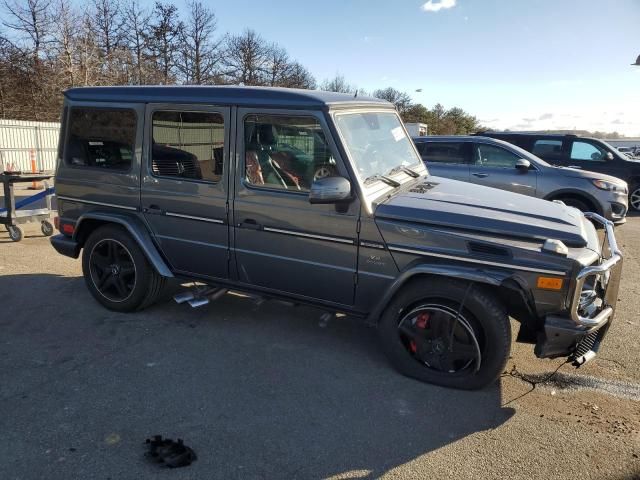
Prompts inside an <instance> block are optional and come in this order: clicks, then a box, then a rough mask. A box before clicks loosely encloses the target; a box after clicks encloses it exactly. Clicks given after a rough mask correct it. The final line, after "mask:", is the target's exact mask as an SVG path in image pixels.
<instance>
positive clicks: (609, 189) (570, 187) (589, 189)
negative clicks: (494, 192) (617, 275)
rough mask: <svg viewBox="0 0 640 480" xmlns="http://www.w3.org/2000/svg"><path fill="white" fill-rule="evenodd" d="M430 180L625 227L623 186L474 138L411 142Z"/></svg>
mask: <svg viewBox="0 0 640 480" xmlns="http://www.w3.org/2000/svg"><path fill="white" fill-rule="evenodd" d="M413 141H414V142H415V144H416V146H417V148H418V151H419V152H420V155H421V156H422V159H423V160H424V161H425V162H426V163H427V165H428V167H429V171H430V172H431V173H432V174H433V175H437V176H441V177H447V178H453V179H456V180H462V181H465V182H471V183H477V184H479V185H485V186H488V187H494V188H500V189H502V190H510V191H512V192H516V193H521V194H524V195H529V196H532V197H538V198H543V199H545V200H561V201H563V202H564V203H566V204H567V205H570V206H572V207H576V208H578V209H579V210H581V211H583V212H586V211H592V212H596V213H598V214H600V215H602V216H604V217H606V218H607V219H609V220H611V221H613V222H615V223H618V224H619V223H624V222H625V221H626V218H625V217H626V214H627V210H628V198H627V194H628V186H627V183H626V182H625V181H623V180H620V179H619V178H616V177H612V176H610V175H605V174H603V173H596V172H590V171H588V170H578V169H574V168H565V167H556V166H553V165H550V164H548V163H547V162H545V161H544V160H542V159H541V158H539V157H536V156H535V155H533V154H531V153H529V152H527V151H526V150H523V149H522V148H520V147H517V146H515V145H513V144H511V143H508V142H504V141H502V140H496V139H493V138H488V137H478V136H430V137H415V138H414V139H413Z"/></svg>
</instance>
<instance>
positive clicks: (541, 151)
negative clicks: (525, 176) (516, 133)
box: [531, 140, 562, 160]
mask: <svg viewBox="0 0 640 480" xmlns="http://www.w3.org/2000/svg"><path fill="white" fill-rule="evenodd" d="M531 153H533V154H534V155H537V156H538V157H540V158H545V159H548V160H560V159H561V158H562V140H536V141H535V142H534V143H533V148H532V149H531Z"/></svg>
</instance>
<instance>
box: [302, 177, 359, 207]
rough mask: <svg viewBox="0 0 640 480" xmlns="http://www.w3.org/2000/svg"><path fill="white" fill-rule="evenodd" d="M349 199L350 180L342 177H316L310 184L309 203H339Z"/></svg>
mask: <svg viewBox="0 0 640 480" xmlns="http://www.w3.org/2000/svg"><path fill="white" fill-rule="evenodd" d="M350 199H351V182H350V181H349V180H347V179H346V178H344V177H325V178H318V179H317V180H315V181H314V182H313V184H311V191H310V192H309V203H339V202H344V201H345V200H350Z"/></svg>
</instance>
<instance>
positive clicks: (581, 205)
mask: <svg viewBox="0 0 640 480" xmlns="http://www.w3.org/2000/svg"><path fill="white" fill-rule="evenodd" d="M557 200H561V201H562V202H564V204H565V205H567V206H568V207H574V208H577V209H578V210H580V211H581V212H595V210H594V208H593V207H590V206H589V205H588V204H587V202H585V201H584V200H581V199H579V198H574V197H561V198H558V199H557Z"/></svg>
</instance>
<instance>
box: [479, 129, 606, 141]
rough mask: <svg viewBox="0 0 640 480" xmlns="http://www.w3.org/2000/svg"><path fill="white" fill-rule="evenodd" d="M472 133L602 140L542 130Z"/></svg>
mask: <svg viewBox="0 0 640 480" xmlns="http://www.w3.org/2000/svg"><path fill="white" fill-rule="evenodd" d="M473 135H478V136H487V135H504V136H507V137H536V138H582V139H586V140H602V139H600V138H595V137H584V136H582V135H576V134H575V133H544V132H500V131H493V130H489V131H486V132H479V133H474V134H473Z"/></svg>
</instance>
